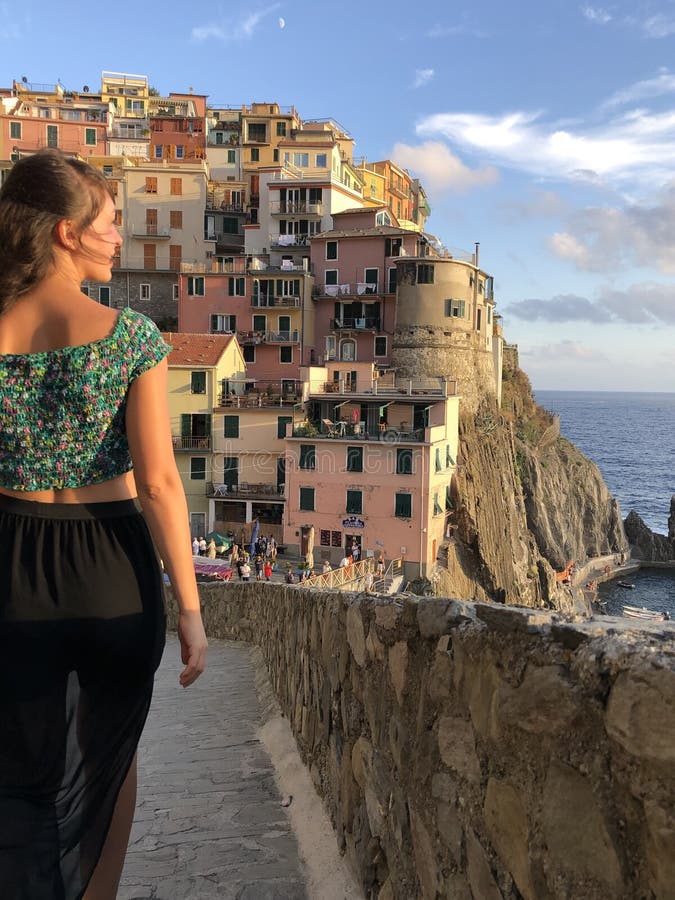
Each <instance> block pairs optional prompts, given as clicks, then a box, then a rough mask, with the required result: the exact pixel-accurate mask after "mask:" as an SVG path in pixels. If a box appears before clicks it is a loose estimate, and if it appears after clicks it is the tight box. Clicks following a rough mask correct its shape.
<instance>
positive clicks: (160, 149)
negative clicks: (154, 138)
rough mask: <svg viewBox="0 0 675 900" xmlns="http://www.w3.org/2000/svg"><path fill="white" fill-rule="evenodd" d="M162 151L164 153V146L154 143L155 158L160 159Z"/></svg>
mask: <svg viewBox="0 0 675 900" xmlns="http://www.w3.org/2000/svg"><path fill="white" fill-rule="evenodd" d="M163 153H164V148H163V147H162V145H161V144H156V145H155V159H161V158H162V155H163Z"/></svg>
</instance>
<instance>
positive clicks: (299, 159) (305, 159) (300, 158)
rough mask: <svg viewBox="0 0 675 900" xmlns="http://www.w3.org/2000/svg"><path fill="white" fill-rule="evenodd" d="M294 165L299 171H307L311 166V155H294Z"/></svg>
mask: <svg viewBox="0 0 675 900" xmlns="http://www.w3.org/2000/svg"><path fill="white" fill-rule="evenodd" d="M293 165H294V166H297V167H298V168H299V169H303V168H304V169H306V168H307V166H308V165H309V153H294V154H293Z"/></svg>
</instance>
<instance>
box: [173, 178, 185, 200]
mask: <svg viewBox="0 0 675 900" xmlns="http://www.w3.org/2000/svg"><path fill="white" fill-rule="evenodd" d="M170 193H171V194H172V195H173V196H174V197H180V196H181V195H182V193H183V179H182V178H172V179H171V187H170Z"/></svg>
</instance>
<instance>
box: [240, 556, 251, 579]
mask: <svg viewBox="0 0 675 900" xmlns="http://www.w3.org/2000/svg"><path fill="white" fill-rule="evenodd" d="M240 574H241V580H242V581H250V580H251V567H250V566H249V564H248V560H246V561H245V562H244V563H243V564H242V567H241V573H240Z"/></svg>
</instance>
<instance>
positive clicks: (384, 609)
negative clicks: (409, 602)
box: [375, 603, 401, 631]
mask: <svg viewBox="0 0 675 900" xmlns="http://www.w3.org/2000/svg"><path fill="white" fill-rule="evenodd" d="M400 612H401V607H400V606H398V605H397V604H396V603H386V604H384V603H380V604H378V605H377V606H376V607H375V621H376V623H377V626H378V628H382V630H383V631H393V630H394V629H395V628H396V626H397V625H398V618H399V613H400Z"/></svg>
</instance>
